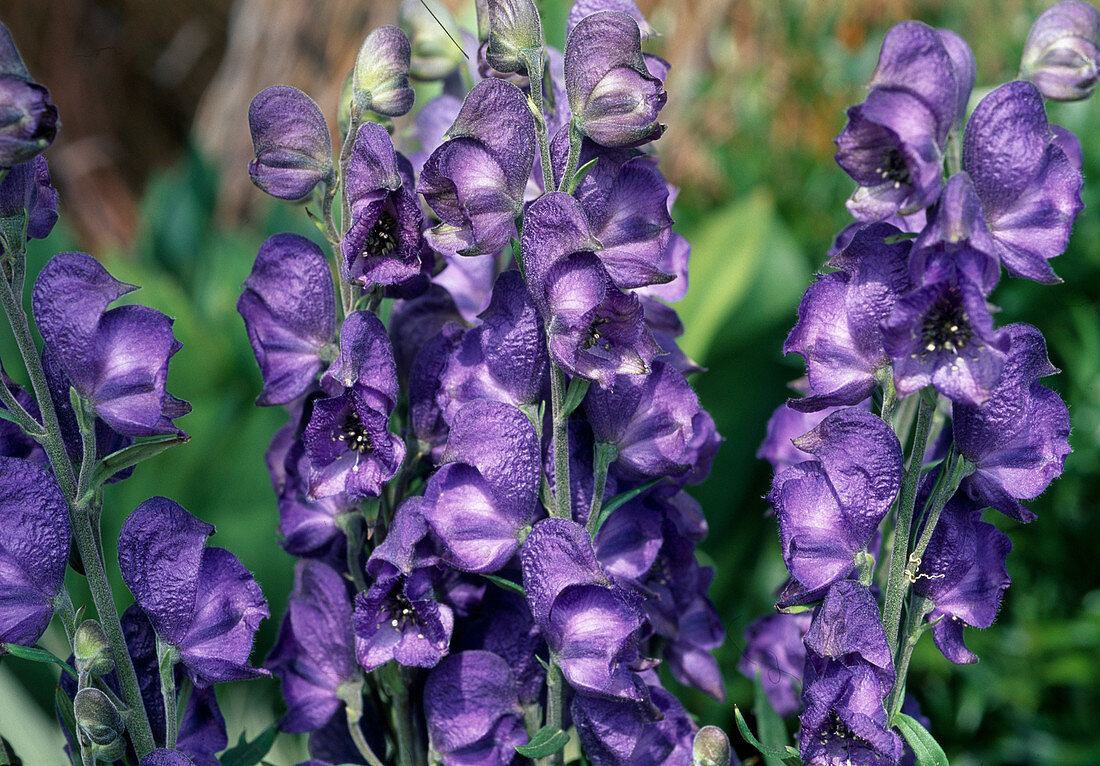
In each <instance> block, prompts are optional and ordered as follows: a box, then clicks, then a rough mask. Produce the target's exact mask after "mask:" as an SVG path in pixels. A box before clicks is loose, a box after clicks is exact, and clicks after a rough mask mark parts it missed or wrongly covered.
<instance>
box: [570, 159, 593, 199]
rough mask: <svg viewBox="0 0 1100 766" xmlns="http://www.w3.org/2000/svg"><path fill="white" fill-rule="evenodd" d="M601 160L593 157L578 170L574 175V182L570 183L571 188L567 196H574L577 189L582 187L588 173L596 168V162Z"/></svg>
mask: <svg viewBox="0 0 1100 766" xmlns="http://www.w3.org/2000/svg"><path fill="white" fill-rule="evenodd" d="M599 159H600V158H599V157H593V158H592V159H590V160H589V161H588V162H586V163H584V164H583V165H581V166H580V167H579V168H577V172H576V173H574V174H573V180H572V181H570V182H569V188H568V189H566V190H565V192H566V194H572V193H573V192H575V191H576V190H577V187H578V186H580V185H581V181H583V180H584V177H585V176H586V175H588V172H589V171H590V170H592V168H594V167H596V161H597V160H599Z"/></svg>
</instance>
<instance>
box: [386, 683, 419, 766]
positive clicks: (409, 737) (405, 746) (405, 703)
mask: <svg viewBox="0 0 1100 766" xmlns="http://www.w3.org/2000/svg"><path fill="white" fill-rule="evenodd" d="M394 675H396V676H397V681H396V683H395V684H394V685H393V688H392V689H391V699H392V701H393V729H394V732H395V733H396V735H397V764H398V766H415V765H416V764H417V763H418V761H419V759H418V758H417V757H416V754H417V747H416V741H415V731H414V730H413V725H414V724H413V720H412V709H411V708H410V707H409V691H408V685H407V684H408V677H407V676H406V674H405V672H404V668H400V669H398V672H397V673H395V674H394Z"/></svg>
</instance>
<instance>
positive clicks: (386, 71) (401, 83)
mask: <svg viewBox="0 0 1100 766" xmlns="http://www.w3.org/2000/svg"><path fill="white" fill-rule="evenodd" d="M411 57H412V47H411V46H410V45H409V38H408V37H406V36H405V33H404V32H402V31H401V30H400V29H398V28H397V27H394V26H384V27H378V29H376V30H374V31H373V32H371V33H370V34H369V35H367V39H366V40H364V41H363V46H362V47H361V48H360V49H359V57H358V58H356V60H355V74H354V75H352V89H353V90H354V92H355V98H356V100H357V102H361V103H363V104H365V105H367V106H369V108H370V110H371V111H372V112H375V113H377V114H381V115H384V116H386V117H400V116H401V115H403V114H405V113H406V112H408V111H409V110H410V109H411V108H412V104H413V90H412V88H410V87H409V62H410V59H411Z"/></svg>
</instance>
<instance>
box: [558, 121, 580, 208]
mask: <svg viewBox="0 0 1100 766" xmlns="http://www.w3.org/2000/svg"><path fill="white" fill-rule="evenodd" d="M583 141H584V135H583V134H582V133H581V132H580V131H579V130H577V127H576V125H575V124H574V123H573V121H572V120H570V121H569V156H568V157H567V158H566V160H565V172H564V173H562V174H561V184H559V185H558V191H560V192H568V191H569V187H570V185H571V184H572V183H573V176H574V175H575V174H576V172H577V163H579V162H580V159H581V143H582V142H583Z"/></svg>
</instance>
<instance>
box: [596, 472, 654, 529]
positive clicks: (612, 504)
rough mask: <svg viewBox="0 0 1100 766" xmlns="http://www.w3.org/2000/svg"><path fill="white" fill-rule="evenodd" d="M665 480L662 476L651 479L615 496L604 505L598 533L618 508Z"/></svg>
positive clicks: (601, 509)
mask: <svg viewBox="0 0 1100 766" xmlns="http://www.w3.org/2000/svg"><path fill="white" fill-rule="evenodd" d="M663 478H664V477H662V476H658V477H657V478H656V479H650V480H649V481H647V482H646V483H645V484H642V485H640V486H637V487H635V488H634V489H631V490H627V491H626V492H621V493H619V494H618V495H615V497H613V498H611V499H610V500H608V501H607V502H606V503H604V504H603V506H602V507H601V508H600V518H599V520H598V521H597V522H596V531H599V529H600V527H602V526H603V523H604V522H605V521H607V517H608V516H610V515H611V512H612V511H614V510H615V509H616V508H618V507H619V506H621V505H623V504H624V503H629V502H630V501H631V500H633V499H634V498H636V497H637V496H638V495H640V494H642V493H643V492H646V491H648V490H649V489H650V488H652V487H654V486H656V485H657V484H658V483H660V482H661V480H662V479H663Z"/></svg>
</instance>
